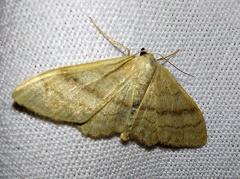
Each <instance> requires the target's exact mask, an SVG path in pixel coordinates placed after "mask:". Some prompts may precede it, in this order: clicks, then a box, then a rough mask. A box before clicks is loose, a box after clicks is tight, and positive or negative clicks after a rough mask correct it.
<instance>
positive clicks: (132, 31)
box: [0, 0, 240, 178]
mask: <svg viewBox="0 0 240 179" xmlns="http://www.w3.org/2000/svg"><path fill="white" fill-rule="evenodd" d="M89 16H91V17H92V18H93V19H94V20H95V22H96V23H97V24H98V25H99V26H100V28H101V29H102V30H103V31H104V32H106V33H107V34H108V35H110V36H111V37H113V38H114V39H115V40H117V41H119V42H121V43H122V44H124V45H125V46H127V47H129V49H130V50H131V52H132V54H133V53H136V52H137V51H139V50H140V49H141V48H142V47H145V48H146V49H148V50H149V51H151V52H156V53H161V54H163V55H167V54H170V53H172V52H174V51H175V50H176V49H178V48H179V49H181V51H180V52H179V53H178V54H177V55H176V56H174V57H173V58H171V62H173V63H174V64H175V65H176V66H177V67H178V68H180V69H181V70H183V71H185V72H188V73H190V74H192V75H193V76H194V77H195V78H192V77H190V76H188V75H185V74H183V73H181V72H180V71H178V70H176V69H175V68H174V67H172V66H171V65H168V64H167V65H166V67H167V68H168V69H169V71H170V72H171V73H172V74H173V75H174V76H175V77H176V79H177V80H178V81H179V82H180V83H181V85H182V86H183V87H184V88H185V89H186V91H187V92H188V93H189V94H190V96H192V98H193V99H194V100H195V101H196V103H197V104H198V106H199V108H200V109H201V110H202V112H203V114H204V116H205V120H206V124H207V129H208V143H207V144H206V145H205V146H204V147H202V148H198V149H172V148H167V147H162V146H157V147H154V148H152V149H147V148H144V147H142V146H140V145H138V144H136V143H135V142H129V143H128V144H126V145H123V144H122V143H121V142H120V138H119V137H117V136H116V137H113V138H110V139H99V140H93V139H91V138H86V137H84V136H82V135H81V133H80V132H79V131H78V130H77V129H75V128H72V127H71V126H66V125H57V124H54V123H52V122H50V121H47V120H46V121H45V120H41V119H40V118H39V117H38V116H36V115H33V114H30V113H29V112H27V111H26V110H24V109H22V108H18V107H16V106H14V105H13V100H12V98H11V93H12V91H13V90H14V88H15V87H16V86H17V85H18V84H19V83H20V82H22V81H23V80H25V79H27V78H29V77H31V76H33V75H35V74H38V73H40V72H43V71H45V70H48V69H51V68H57V67H60V66H66V65H74V64H79V63H84V62H91V61H96V60H101V59H107V58H113V57H118V56H119V57H120V56H123V54H122V53H121V52H120V51H119V50H118V49H116V48H114V47H113V46H112V45H111V44H110V43H109V42H108V41H107V40H106V39H104V38H103V37H102V36H101V35H100V34H99V32H98V31H97V30H96V29H95V28H94V26H93V25H92V24H91V23H90V21H89V18H88V17H89ZM239 17H240V1H239V0H216V1H211V0H209V1H207V0H202V1H195V0H188V1H183V0H176V1H169V0H161V1H158V0H155V1H154V0H130V1H122V0H114V1H112V0H97V1H90V0H81V1H72V0H60V1H54V0H49V1H35V0H22V1H4V0H1V1H0V74H1V76H0V178H185V177H189V178H210V177H211V178H213V177H216V178H238V177H239V176H240V172H239V171H240V170H239V168H240V117H239V116H240V70H239V69H240V60H239V58H240V21H239Z"/></svg>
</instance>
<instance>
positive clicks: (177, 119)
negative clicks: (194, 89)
mask: <svg viewBox="0 0 240 179" xmlns="http://www.w3.org/2000/svg"><path fill="white" fill-rule="evenodd" d="M131 137H132V138H136V139H137V140H139V141H141V142H143V143H144V144H146V145H148V146H152V145H154V144H156V143H161V144H164V145H170V146H175V147H199V146H203V145H204V144H205V143H206V141H207V132H206V124H205V121H204V118H203V115H202V113H201V111H200V110H199V108H198V107H197V105H196V104H195V102H194V101H193V100H192V99H191V97H190V96H189V95H188V94H187V93H186V92H185V91H184V89H183V88H182V87H181V85H180V84H179V83H178V82H177V81H176V80H175V79H174V77H173V76H172V75H171V74H170V73H169V72H168V71H167V69H165V67H163V66H162V65H160V64H159V66H158V67H157V70H156V71H155V73H154V75H153V78H152V81H151V83H150V85H149V87H148V89H147V91H146V94H145V96H144V98H143V100H142V102H141V104H140V106H139V108H138V110H137V112H136V116H135V122H134V124H133V127H132V130H131Z"/></svg>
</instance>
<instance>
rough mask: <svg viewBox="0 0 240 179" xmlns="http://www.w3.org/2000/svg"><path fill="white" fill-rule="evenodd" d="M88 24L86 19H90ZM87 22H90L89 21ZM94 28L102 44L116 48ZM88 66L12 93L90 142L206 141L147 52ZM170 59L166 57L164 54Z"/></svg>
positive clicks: (191, 106)
mask: <svg viewBox="0 0 240 179" xmlns="http://www.w3.org/2000/svg"><path fill="white" fill-rule="evenodd" d="M91 21H92V19H91ZM92 22H93V21H92ZM93 24H94V25H95V27H96V28H97V29H98V30H99V32H100V33H101V34H103V35H104V36H105V37H106V38H108V40H110V41H111V42H113V43H114V44H117V45H120V46H122V47H124V46H123V45H121V44H120V43H118V42H116V41H114V40H113V39H111V38H110V37H109V36H107V35H106V34H104V33H103V32H102V31H101V30H100V29H99V28H98V27H97V25H96V24H95V23H94V22H93ZM124 48H125V49H126V50H127V51H128V55H127V56H124V57H120V58H112V59H108V60H102V61H98V62H93V63H87V64H79V65H74V66H67V67H62V68H57V69H53V70H49V71H46V72H44V73H42V74H39V75H37V76H35V77H32V78H30V79H28V80H26V81H25V82H23V83H22V84H20V85H19V86H18V87H17V88H16V89H15V91H14V92H13V94H12V98H13V99H14V101H16V102H17V103H18V104H19V105H21V106H24V107H26V108H27V109H29V110H31V111H34V112H35V113H37V114H40V115H42V116H46V117H48V118H50V119H54V120H56V121H65V122H70V123H71V124H73V125H74V126H75V127H76V128H78V129H79V130H80V131H81V132H82V134H83V135H85V136H90V137H93V138H97V137H107V136H113V135H115V134H119V133H120V138H121V139H122V140H123V141H127V140H129V139H136V140H137V141H139V142H141V143H143V144H145V145H147V146H153V145H155V144H157V143H160V144H162V145H167V146H174V147H201V146H203V145H204V144H205V143H206V142H207V130H206V124H205V121H204V118H203V115H202V113H201V111H200V110H199V108H198V106H197V105H196V103H195V102H194V101H193V100H192V99H191V97H190V96H189V95H188V94H187V93H186V92H185V91H184V89H183V88H182V87H181V85H180V84H179V83H178V82H177V81H176V79H174V77H173V76H172V75H171V74H170V73H169V72H168V70H167V69H166V68H165V67H164V66H163V65H161V64H159V63H158V61H157V60H162V59H165V60H166V58H168V57H169V56H167V57H163V58H161V59H156V58H155V57H154V56H153V54H151V53H149V52H147V51H145V50H144V49H142V50H141V52H140V55H138V54H136V55H131V56H130V51H129V49H128V48H126V47H124ZM170 56H171V55H170Z"/></svg>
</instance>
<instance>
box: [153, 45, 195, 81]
mask: <svg viewBox="0 0 240 179" xmlns="http://www.w3.org/2000/svg"><path fill="white" fill-rule="evenodd" d="M179 51H180V50H179V49H177V50H176V51H175V52H173V53H171V54H170V55H168V56H165V57H164V56H163V55H161V54H159V53H157V54H158V55H160V56H161V57H162V58H159V59H157V60H158V61H160V60H165V62H168V63H169V64H170V65H172V66H173V67H174V68H176V69H177V70H179V71H180V72H182V73H184V74H185V75H189V76H191V77H193V78H195V77H194V76H193V75H191V74H189V73H186V72H184V71H182V70H180V69H179V68H178V67H176V66H175V65H174V64H172V63H171V62H170V61H169V60H168V58H170V57H171V56H173V55H175V54H176V53H178V52H179Z"/></svg>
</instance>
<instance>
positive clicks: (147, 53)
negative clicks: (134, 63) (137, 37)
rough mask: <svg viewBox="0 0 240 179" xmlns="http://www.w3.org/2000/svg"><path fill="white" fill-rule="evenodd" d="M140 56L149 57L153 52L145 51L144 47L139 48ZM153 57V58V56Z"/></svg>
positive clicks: (151, 56)
mask: <svg viewBox="0 0 240 179" xmlns="http://www.w3.org/2000/svg"><path fill="white" fill-rule="evenodd" d="M140 56H145V57H150V58H154V56H153V54H152V53H150V52H148V51H146V49H145V48H141V50H140ZM154 59H155V58H154Z"/></svg>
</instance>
